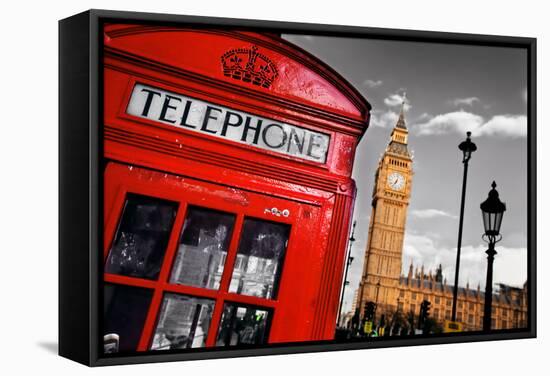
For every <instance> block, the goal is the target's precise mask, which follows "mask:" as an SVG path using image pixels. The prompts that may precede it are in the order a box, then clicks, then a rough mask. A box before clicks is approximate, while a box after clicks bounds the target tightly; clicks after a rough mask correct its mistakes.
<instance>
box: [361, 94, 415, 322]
mask: <svg viewBox="0 0 550 376" xmlns="http://www.w3.org/2000/svg"><path fill="white" fill-rule="evenodd" d="M405 105H406V98H405V96H403V103H402V105H401V111H400V113H399V118H398V119H397V123H396V124H395V126H394V128H393V130H392V132H391V136H390V141H389V143H388V146H387V147H386V150H385V151H384V154H383V155H382V156H381V158H380V161H379V162H378V168H377V170H376V174H375V183H374V190H373V193H372V211H371V216H370V223H369V233H368V241H367V247H366V250H365V262H364V265H363V275H362V277H361V282H360V285H359V291H360V299H359V300H360V309H361V310H360V312H361V314H363V312H364V306H365V305H366V303H367V302H374V303H376V304H377V310H376V316H377V318H378V319H379V318H380V317H381V316H380V315H382V314H386V317H388V316H387V314H388V313H390V312H395V309H396V305H397V299H398V294H399V280H400V276H401V264H402V256H403V239H404V235H405V224H406V219H407V209H408V207H409V200H410V195H411V183H412V176H413V171H412V163H413V160H412V156H411V154H410V153H409V150H408V135H409V131H408V130H407V126H406V122H405V110H406V108H405Z"/></svg>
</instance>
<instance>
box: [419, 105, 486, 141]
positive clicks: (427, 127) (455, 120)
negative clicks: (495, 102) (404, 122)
mask: <svg viewBox="0 0 550 376" xmlns="http://www.w3.org/2000/svg"><path fill="white" fill-rule="evenodd" d="M482 124H483V118H482V117H481V116H479V115H476V114H472V113H470V112H466V111H463V110H460V111H454V112H448V113H446V114H442V115H437V116H435V117H432V118H431V119H429V120H428V121H426V122H424V123H420V124H416V125H415V126H414V127H415V128H416V130H417V132H418V134H419V135H438V134H445V133H451V132H453V133H460V134H463V133H465V132H467V131H473V130H474V129H477V128H479V127H480V126H481V125H482Z"/></svg>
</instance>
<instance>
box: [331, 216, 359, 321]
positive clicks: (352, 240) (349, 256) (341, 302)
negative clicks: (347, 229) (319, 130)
mask: <svg viewBox="0 0 550 376" xmlns="http://www.w3.org/2000/svg"><path fill="white" fill-rule="evenodd" d="M356 224H357V221H353V229H352V230H351V236H350V238H349V249H348V260H347V262H346V272H345V274H344V286H343V287H342V297H341V298H340V308H339V309H338V320H337V321H336V323H337V324H338V325H340V319H341V316H342V308H343V305H344V293H345V292H346V286H347V285H349V281H348V270H349V267H350V266H351V263H352V262H353V257H352V256H351V251H352V248H353V242H354V241H355V237H354V235H355V225H356Z"/></svg>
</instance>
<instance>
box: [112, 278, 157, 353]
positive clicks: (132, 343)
mask: <svg viewBox="0 0 550 376" xmlns="http://www.w3.org/2000/svg"><path fill="white" fill-rule="evenodd" d="M152 296H153V291H152V290H147V289H142V288H137V287H130V286H123V285H110V284H109V285H105V287H104V289H103V335H104V336H105V337H104V338H105V342H104V343H105V347H104V348H105V352H106V353H112V352H117V351H118V352H127V351H136V350H137V346H138V343H139V339H140V337H141V332H142V330H143V324H144V323H145V318H146V316H147V311H148V309H149V304H150V303H151V298H152Z"/></svg>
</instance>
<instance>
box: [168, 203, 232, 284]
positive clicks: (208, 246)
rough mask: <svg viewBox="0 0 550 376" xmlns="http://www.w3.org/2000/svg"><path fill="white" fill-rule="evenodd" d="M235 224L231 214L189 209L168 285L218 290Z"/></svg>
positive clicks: (197, 208)
mask: <svg viewBox="0 0 550 376" xmlns="http://www.w3.org/2000/svg"><path fill="white" fill-rule="evenodd" d="M234 223H235V216H234V215H232V214H227V213H222V212H218V211H214V210H209V209H204V208H199V207H190V208H189V209H188V211H187V217H186V218H185V224H184V225H183V230H182V233H181V238H180V244H179V248H178V253H177V256H176V261H175V263H174V266H173V268H172V275H171V277H170V282H171V283H177V284H181V285H190V286H196V287H205V288H209V289H218V288H219V287H220V280H221V277H222V273H223V267H224V264H225V259H226V256H227V248H228V247H229V242H230V240H231V234H232V232H233V225H234Z"/></svg>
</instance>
